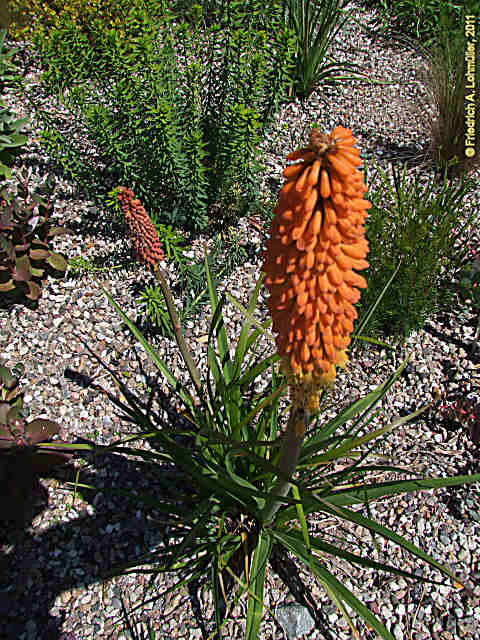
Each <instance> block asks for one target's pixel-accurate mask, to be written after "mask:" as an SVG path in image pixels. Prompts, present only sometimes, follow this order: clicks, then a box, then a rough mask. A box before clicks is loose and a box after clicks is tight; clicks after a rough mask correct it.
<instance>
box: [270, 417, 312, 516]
mask: <svg viewBox="0 0 480 640" xmlns="http://www.w3.org/2000/svg"><path fill="white" fill-rule="evenodd" d="M308 417H309V416H308V412H307V411H306V410H304V409H303V407H299V406H295V405H292V408H291V411H290V416H289V418H288V423H287V428H286V430H285V433H284V434H283V446H282V451H281V453H280V460H279V463H278V468H279V470H280V471H281V472H282V475H279V476H278V477H277V480H276V482H275V484H274V486H273V488H272V491H271V493H270V497H269V498H268V499H267V503H266V504H265V506H264V508H263V511H262V513H261V519H262V522H263V523H264V524H269V523H270V522H271V521H272V520H273V518H274V517H275V514H276V513H277V511H278V510H279V508H280V506H281V505H282V500H281V499H280V500H279V498H284V497H285V496H286V495H287V494H288V492H289V490H290V480H291V478H292V476H293V474H294V473H295V469H296V468H297V462H298V458H299V456H300V450H301V446H302V442H303V438H304V437H305V426H306V424H307V422H308Z"/></svg>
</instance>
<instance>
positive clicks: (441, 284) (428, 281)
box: [361, 165, 474, 337]
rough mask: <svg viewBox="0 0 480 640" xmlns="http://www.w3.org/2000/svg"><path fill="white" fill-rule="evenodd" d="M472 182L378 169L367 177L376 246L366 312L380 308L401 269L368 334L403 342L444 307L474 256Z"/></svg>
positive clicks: (369, 234)
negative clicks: (468, 201)
mask: <svg viewBox="0 0 480 640" xmlns="http://www.w3.org/2000/svg"><path fill="white" fill-rule="evenodd" d="M472 189H473V184H472V183H471V182H470V181H468V180H465V179H463V180H458V181H450V180H448V179H447V177H446V176H445V177H444V180H443V183H442V184H441V185H439V186H438V185H435V184H432V182H431V181H430V180H428V179H425V178H424V176H422V175H421V174H420V175H419V174H416V175H415V176H407V169H406V166H404V167H403V169H400V168H398V167H395V166H394V165H392V166H391V169H390V171H382V170H381V169H377V170H376V171H375V172H374V175H372V176H371V178H370V177H369V192H368V198H369V200H371V202H372V205H373V206H372V208H371V209H370V210H369V218H368V223H367V238H368V241H369V245H370V252H369V255H368V261H369V263H370V268H369V269H368V271H367V272H366V276H365V277H366V279H367V282H368V288H367V290H366V292H365V294H364V295H363V298H362V303H361V304H362V306H361V309H362V311H363V312H365V310H366V309H369V308H370V306H371V305H372V304H374V303H375V301H376V300H377V298H378V296H379V295H380V293H381V291H382V289H383V287H384V286H385V284H386V283H387V282H388V280H389V279H390V277H391V276H392V275H393V274H394V272H395V270H396V269H397V267H398V272H397V274H396V275H395V277H394V279H393V282H392V285H391V286H390V287H389V289H388V291H387V293H386V294H385V295H384V296H383V297H382V299H381V300H380V302H379V305H378V307H377V308H376V310H375V313H374V315H373V319H372V320H370V322H369V323H368V325H367V327H368V328H367V329H366V331H367V333H370V334H371V333H372V332H375V331H377V330H378V329H380V330H381V331H383V332H385V333H386V334H387V335H391V336H394V337H403V336H406V335H408V334H409V333H410V332H411V331H413V330H416V329H419V328H420V327H421V326H422V325H423V323H424V322H425V320H426V319H427V318H428V317H429V316H430V315H431V314H432V313H434V312H435V311H438V310H439V309H440V308H441V306H442V305H443V304H446V303H447V302H448V301H449V300H450V298H448V291H449V290H451V287H450V286H449V285H450V284H451V280H452V276H453V274H454V273H457V271H458V269H459V267H460V265H461V264H462V261H463V260H464V258H465V255H466V253H467V251H468V248H467V243H466V242H465V241H464V240H465V236H468V235H469V234H470V233H471V229H472V228H471V224H472V222H473V220H474V213H473V211H470V212H466V211H464V209H465V208H466V207H465V196H466V195H467V194H468V193H469V192H471V191H472Z"/></svg>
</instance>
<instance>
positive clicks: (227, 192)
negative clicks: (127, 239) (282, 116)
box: [36, 0, 291, 229]
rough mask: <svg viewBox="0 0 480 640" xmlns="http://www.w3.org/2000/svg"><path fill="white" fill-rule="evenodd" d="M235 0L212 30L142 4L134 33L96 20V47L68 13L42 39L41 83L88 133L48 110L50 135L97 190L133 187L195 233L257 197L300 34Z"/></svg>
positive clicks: (133, 19)
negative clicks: (158, 15) (262, 149)
mask: <svg viewBox="0 0 480 640" xmlns="http://www.w3.org/2000/svg"><path fill="white" fill-rule="evenodd" d="M227 7H228V10H225V12H224V13H223V14H222V16H221V18H220V19H219V21H218V22H217V23H215V24H214V25H213V26H212V27H211V28H205V26H204V25H203V24H202V23H201V21H197V22H196V23H194V24H192V25H187V24H186V23H185V22H182V21H180V22H175V21H173V19H171V18H172V16H170V18H169V19H167V18H165V20H163V21H162V22H157V21H156V20H155V19H153V18H152V17H151V16H150V15H149V14H148V13H147V12H146V11H144V12H141V11H137V12H136V13H135V15H133V14H132V15H131V16H130V18H129V21H128V23H127V24H126V25H125V33H126V34H127V36H126V37H123V36H122V35H121V34H120V33H119V32H118V31H117V30H115V29H112V30H109V31H108V30H107V31H105V29H104V27H103V26H100V25H98V29H99V30H98V31H96V32H95V34H94V35H95V38H94V41H95V43H96V44H95V46H91V45H90V42H89V39H88V38H87V36H86V35H85V34H83V33H82V32H81V30H80V29H78V27H77V26H76V25H75V23H74V22H73V21H72V20H71V19H70V18H69V17H68V16H66V17H64V16H62V17H61V18H60V19H59V21H58V24H57V25H56V26H55V28H52V29H51V31H50V37H49V39H48V40H47V41H44V40H41V39H37V40H36V44H37V47H38V48H39V51H40V54H41V59H42V63H43V64H44V65H45V68H46V72H45V74H44V76H43V86H44V88H45V89H46V91H47V93H49V94H50V96H51V97H52V98H54V97H58V96H60V98H59V99H60V100H61V101H62V102H63V106H64V107H66V108H68V110H69V111H70V114H71V115H72V118H73V119H74V121H75V122H76V124H77V126H78V134H79V135H78V138H77V139H75V138H74V136H72V134H71V132H68V133H67V132H63V135H62V132H61V131H59V130H58V123H55V122H53V121H51V120H50V121H49V117H48V115H47V114H45V113H43V117H44V121H45V122H46V124H47V126H46V130H45V135H44V138H45V141H46V143H47V146H48V149H49V150H50V151H51V152H52V153H53V154H54V155H55V156H56V157H57V158H58V159H59V161H60V162H61V163H62V164H63V166H64V167H65V168H66V169H67V170H68V171H69V172H70V173H71V175H72V176H73V177H74V178H76V179H77V180H78V181H79V182H80V183H81V184H82V186H84V187H85V188H86V189H87V190H89V191H90V192H91V193H92V194H93V195H96V196H97V197H98V194H99V193H100V194H101V193H104V192H105V189H106V188H108V186H109V183H110V184H111V183H112V182H113V181H115V184H120V183H121V184H128V185H129V187H130V188H132V189H133V191H134V192H135V193H136V194H137V196H138V197H139V198H140V199H141V201H142V203H144V205H145V207H146V208H147V210H148V211H149V212H150V215H151V217H152V220H153V222H154V223H158V222H163V223H167V224H168V223H174V224H175V225H177V226H178V225H184V226H188V227H192V228H196V229H199V228H200V229H201V228H207V227H208V226H210V225H212V223H216V222H219V221H220V220H224V219H226V218H231V217H236V216H237V215H239V214H242V213H246V212H247V211H248V210H249V209H250V208H251V207H252V206H253V205H254V202H255V199H256V195H257V180H256V176H257V174H258V172H259V169H260V165H259V163H258V159H257V155H258V151H257V144H258V142H259V140H260V136H261V134H262V133H263V132H264V131H265V130H266V129H267V127H268V125H269V123H270V122H271V118H272V116H273V114H274V112H275V109H276V107H277V104H278V102H279V100H280V98H281V96H282V95H284V93H285V87H286V85H287V83H288V72H289V57H290V54H291V40H290V38H289V36H288V31H287V30H286V29H285V28H284V27H282V25H281V24H280V21H277V22H275V20H274V16H273V17H272V16H271V21H270V22H269V34H268V35H267V32H266V31H264V30H263V31H259V30H258V21H257V22H256V21H255V20H256V18H255V17H256V16H257V17H258V16H259V15H260V13H261V10H260V3H259V2H258V0H252V1H251V2H249V3H238V2H233V3H228V5H227ZM235 8H236V10H235V11H234V9H235ZM260 24H262V22H260ZM91 29H92V32H93V30H94V29H97V27H96V26H95V25H92V27H91ZM85 137H86V138H87V139H88V145H87V144H85V140H82V138H85ZM90 146H93V148H94V150H95V152H94V154H93V155H92V153H91V150H90V149H87V147H90ZM99 165H100V166H99ZM106 185H107V186H106Z"/></svg>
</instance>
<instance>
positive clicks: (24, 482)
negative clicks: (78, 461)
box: [0, 364, 72, 524]
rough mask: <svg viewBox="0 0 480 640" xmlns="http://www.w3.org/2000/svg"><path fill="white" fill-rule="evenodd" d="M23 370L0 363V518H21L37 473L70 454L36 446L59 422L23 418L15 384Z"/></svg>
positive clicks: (52, 447) (19, 365)
mask: <svg viewBox="0 0 480 640" xmlns="http://www.w3.org/2000/svg"><path fill="white" fill-rule="evenodd" d="M24 371H25V367H24V366H23V365H22V364H17V365H16V366H15V367H13V369H8V368H7V367H4V366H0V519H1V520H14V521H15V522H16V523H17V524H20V523H22V522H23V520H24V518H25V516H26V514H27V510H28V508H29V507H30V506H31V498H32V495H33V493H34V490H35V488H36V487H37V485H38V481H37V479H36V477H37V475H38V474H45V473H48V472H49V471H50V470H51V469H53V468H54V467H56V466H57V465H59V464H63V463H65V462H67V461H68V460H69V459H70V458H71V457H72V455H71V454H69V453H67V452H62V451H61V450H59V449H58V448H57V449H55V445H54V444H52V445H51V446H50V447H42V446H39V445H40V443H45V444H46V441H48V440H50V439H51V438H52V437H53V436H55V435H57V434H58V432H59V429H60V427H59V425H58V424H57V423H56V422H52V421H51V420H46V419H44V418H37V419H36V420H32V421H30V422H27V420H26V415H28V414H27V410H26V409H24V407H23V398H22V395H23V393H22V392H20V390H19V388H18V385H19V381H20V379H21V377H22V375H23V373H24Z"/></svg>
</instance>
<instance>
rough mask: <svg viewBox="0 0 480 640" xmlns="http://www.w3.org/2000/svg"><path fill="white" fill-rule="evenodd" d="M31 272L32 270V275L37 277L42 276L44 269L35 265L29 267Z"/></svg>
mask: <svg viewBox="0 0 480 640" xmlns="http://www.w3.org/2000/svg"><path fill="white" fill-rule="evenodd" d="M31 272H32V276H35V277H37V278H41V277H42V276H43V274H44V273H45V269H37V268H35V267H32V268H31Z"/></svg>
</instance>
